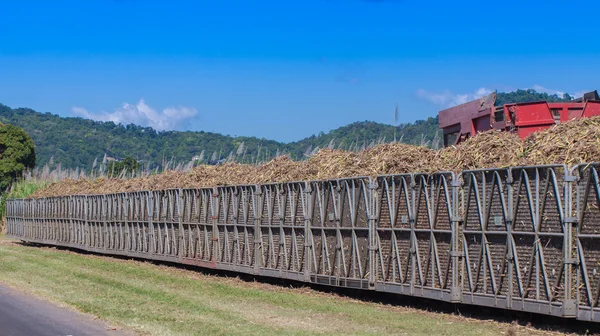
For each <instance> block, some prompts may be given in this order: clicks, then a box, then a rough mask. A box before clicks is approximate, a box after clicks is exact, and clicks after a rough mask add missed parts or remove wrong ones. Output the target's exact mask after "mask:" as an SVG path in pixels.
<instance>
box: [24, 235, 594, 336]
mask: <svg viewBox="0 0 600 336" xmlns="http://www.w3.org/2000/svg"><path fill="white" fill-rule="evenodd" d="M15 243H17V244H19V245H22V246H30V247H48V248H53V249H56V250H60V251H71V252H77V253H79V254H82V255H94V256H103V257H110V258H115V259H120V260H135V261H140V262H149V263H152V264H154V265H164V266H169V267H174V268H178V269H184V270H190V271H194V272H198V273H200V274H204V275H213V276H219V277H227V278H237V279H240V280H241V281H244V282H260V283H265V284H270V285H276V286H281V287H285V288H310V289H313V290H315V291H318V292H321V293H327V294H335V295H338V296H340V297H345V298H350V299H356V300H361V301H363V302H372V303H378V304H385V305H390V306H395V307H405V308H414V309H417V310H421V311H423V313H427V312H433V313H443V314H451V315H456V316H463V317H468V318H472V319H476V320H480V321H490V320H491V321H496V322H502V323H513V324H518V325H521V326H529V327H532V328H535V329H538V330H540V331H555V332H563V333H575V334H582V335H600V323H592V322H584V321H579V320H575V319H567V318H560V317H556V316H549V315H544V314H537V313H527V312H520V311H513V310H506V309H500V308H491V307H483V306H475V305H469V304H462V303H459V304H457V303H449V302H445V301H438V300H432V299H427V298H421V297H412V296H407V295H400V294H393V293H383V292H375V291H369V290H361V289H352V288H344V287H333V286H327V285H320V284H314V283H307V282H302V281H294V280H288V279H280V278H272V277H265V276H259V275H252V274H246V273H238V272H234V271H226V270H216V269H210V268H203V267H198V266H191V265H184V264H179V263H174V262H168V261H157V260H153V259H144V258H136V257H130V256H121V255H113V254H102V253H96V252H90V251H86V250H82V249H78V248H72V247H63V246H55V245H47V244H37V243H28V242H22V241H17V242H15Z"/></svg>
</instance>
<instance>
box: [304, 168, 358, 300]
mask: <svg viewBox="0 0 600 336" xmlns="http://www.w3.org/2000/svg"><path fill="white" fill-rule="evenodd" d="M369 193H370V189H369V179H368V178H353V179H340V180H330V181H315V182H311V199H310V201H309V202H312V206H311V212H312V213H310V216H311V218H312V221H311V227H310V242H309V244H310V245H311V246H312V251H311V253H312V254H311V255H310V256H309V258H308V260H309V262H310V263H311V265H310V269H311V277H312V279H313V280H312V281H315V282H317V283H322V284H330V285H336V286H347V287H357V288H363V287H368V285H369V284H368V276H369V274H368V273H369V267H370V265H369V220H368V219H369V217H370V209H369V207H368V204H369V199H370V195H369Z"/></svg>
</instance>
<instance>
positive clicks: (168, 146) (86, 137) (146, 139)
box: [0, 104, 438, 169]
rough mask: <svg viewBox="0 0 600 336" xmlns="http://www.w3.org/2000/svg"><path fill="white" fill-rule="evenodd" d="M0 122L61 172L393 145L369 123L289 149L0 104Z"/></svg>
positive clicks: (422, 133)
mask: <svg viewBox="0 0 600 336" xmlns="http://www.w3.org/2000/svg"><path fill="white" fill-rule="evenodd" d="M0 122H3V123H8V124H13V125H17V126H19V127H22V128H23V129H25V131H26V132H27V133H29V134H30V135H31V137H32V138H33V140H34V141H35V144H36V153H37V165H38V166H43V165H45V164H47V163H49V162H50V160H51V159H52V160H53V162H54V163H60V164H61V165H62V167H64V168H76V167H82V168H86V169H89V168H91V166H92V164H93V162H94V160H99V161H101V160H102V159H103V157H104V155H105V154H106V155H107V156H110V157H114V158H117V159H120V158H124V157H126V156H128V155H129V156H132V157H134V158H136V159H138V160H140V161H141V162H142V164H143V165H146V164H149V165H150V167H156V166H159V165H160V164H161V163H162V162H163V161H164V160H168V161H171V160H172V161H174V162H176V163H187V162H189V161H190V160H191V159H192V158H193V157H194V156H201V157H203V162H213V163H214V162H215V161H218V160H226V159H227V158H235V159H236V160H237V161H243V162H255V161H256V160H260V161H264V160H268V159H269V158H273V157H274V156H276V155H278V154H282V153H287V154H290V155H291V156H292V157H293V158H294V159H302V158H304V157H306V156H305V153H310V152H312V151H314V150H315V148H324V147H335V148H344V149H353V150H355V149H360V148H362V147H365V146H368V145H370V144H375V143H379V142H390V141H392V140H393V139H394V126H391V125H385V124H380V123H375V122H370V121H364V122H355V123H352V124H350V125H347V126H344V127H340V128H338V129H335V130H332V131H330V132H328V133H323V132H321V133H320V134H318V135H313V136H310V137H308V138H305V139H302V140H300V141H296V142H292V143H281V142H277V141H274V140H268V139H264V138H263V139H261V138H256V137H235V138H234V137H231V136H226V135H222V134H218V133H210V132H203V131H199V132H179V131H164V132H158V131H156V130H154V129H152V128H150V127H141V126H137V125H133V124H130V125H126V126H124V125H116V124H114V123H113V122H100V121H93V120H88V119H83V118H71V117H68V118H64V117H60V116H58V115H55V114H51V113H40V112H36V111H34V110H31V109H28V108H16V109H12V108H10V107H8V106H5V105H2V104H0ZM437 130H438V126H437V118H429V119H427V120H420V121H417V122H415V123H409V124H403V125H399V126H398V127H397V129H396V137H397V139H399V140H400V139H401V140H402V142H406V143H413V144H420V143H423V144H431V143H432V140H434V137H435V135H436V132H437Z"/></svg>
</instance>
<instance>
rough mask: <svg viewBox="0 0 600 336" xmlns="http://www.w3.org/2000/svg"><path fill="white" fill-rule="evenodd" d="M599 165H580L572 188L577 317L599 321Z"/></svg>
mask: <svg viewBox="0 0 600 336" xmlns="http://www.w3.org/2000/svg"><path fill="white" fill-rule="evenodd" d="M599 167H600V163H593V164H582V165H579V166H577V167H576V169H575V170H574V173H575V174H576V176H577V177H578V182H577V186H576V188H575V189H576V218H577V223H578V225H577V228H576V230H577V233H576V239H575V245H576V248H577V260H578V262H579V267H578V269H577V282H576V287H577V288H578V291H577V302H578V304H579V312H578V317H579V318H580V319H583V320H592V321H600V299H599V298H600V286H599V283H600V179H599V176H598V170H599Z"/></svg>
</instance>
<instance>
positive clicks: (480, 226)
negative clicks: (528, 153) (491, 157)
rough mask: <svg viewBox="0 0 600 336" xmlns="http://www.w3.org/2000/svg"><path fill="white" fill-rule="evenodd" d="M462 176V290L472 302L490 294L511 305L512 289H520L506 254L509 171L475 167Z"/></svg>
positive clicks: (508, 220) (496, 299)
mask: <svg viewBox="0 0 600 336" xmlns="http://www.w3.org/2000/svg"><path fill="white" fill-rule="evenodd" d="M462 177H463V189H462V196H463V203H462V218H463V226H462V232H461V242H462V245H463V251H464V253H465V259H464V268H463V272H464V273H463V274H462V275H463V286H462V290H463V293H465V294H470V296H469V299H470V300H471V301H472V300H475V298H476V297H491V298H493V299H494V300H495V301H501V304H502V305H506V306H508V305H509V302H510V296H511V293H512V290H511V288H513V287H515V288H519V286H518V285H517V284H516V283H515V281H517V279H518V278H517V277H514V276H512V273H511V272H510V270H509V269H510V268H511V264H510V263H509V258H508V257H507V256H508V255H509V254H510V250H511V249H512V246H513V245H512V244H511V238H510V234H509V232H510V231H511V228H510V223H511V221H510V209H509V203H510V199H509V198H510V190H509V183H508V181H509V180H510V171H509V170H508V169H492V170H474V171H467V172H463V173H462ZM515 290H516V289H515Z"/></svg>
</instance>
